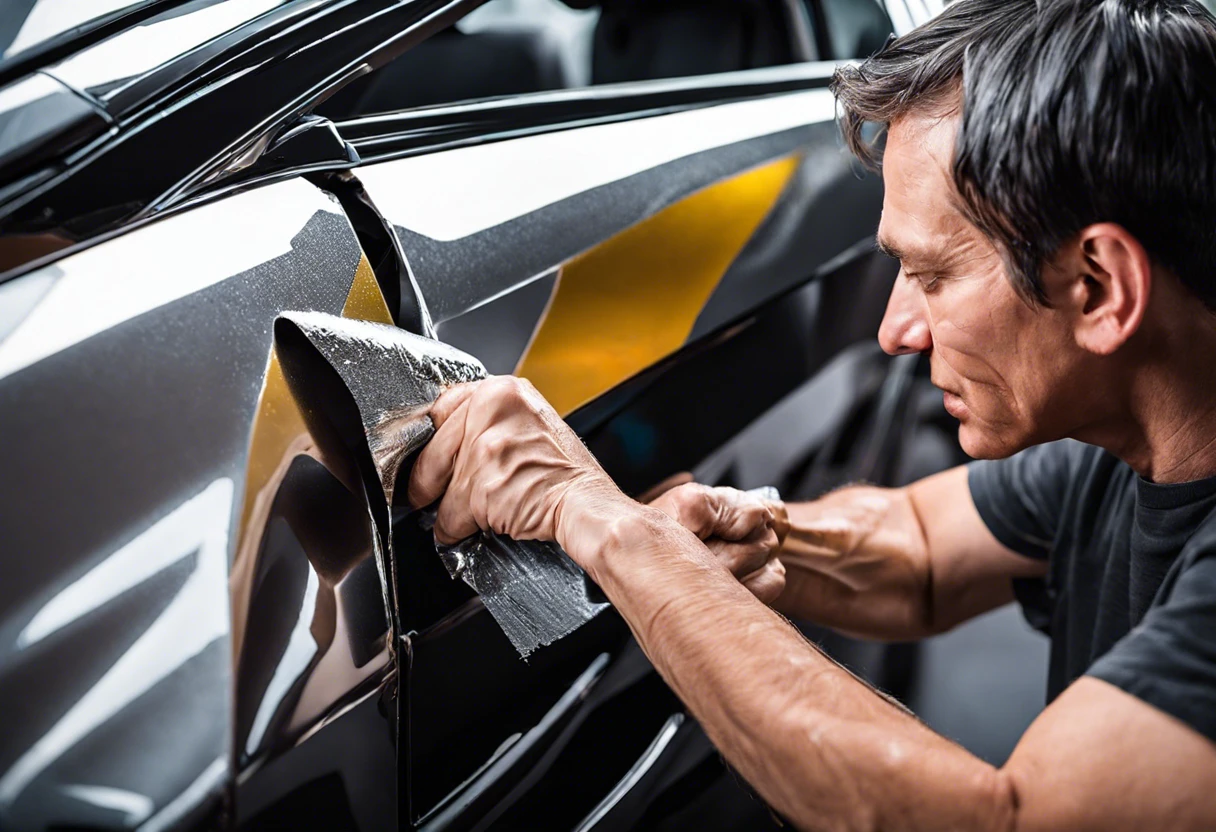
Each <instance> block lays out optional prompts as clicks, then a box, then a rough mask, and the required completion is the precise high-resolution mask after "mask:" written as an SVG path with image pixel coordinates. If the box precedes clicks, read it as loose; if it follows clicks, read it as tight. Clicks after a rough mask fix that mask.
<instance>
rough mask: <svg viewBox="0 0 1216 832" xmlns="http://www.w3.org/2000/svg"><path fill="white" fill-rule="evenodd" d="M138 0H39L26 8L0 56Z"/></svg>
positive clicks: (138, 0) (132, 4)
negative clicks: (21, 20) (31, 6)
mask: <svg viewBox="0 0 1216 832" xmlns="http://www.w3.org/2000/svg"><path fill="white" fill-rule="evenodd" d="M140 2H142V0H72V2H70V3H65V2H63V0H40V2H37V3H35V5H34V8H32V9H30V12H29V14H28V15H27V16H26V18H25V22H23V23H22V24H21V29H20V30H18V32H17V37H15V38H13V42H12V43H11V44H9V47H8V49H5V50H4V57H6V58H7V57H11V56H13V55H16V54H18V53H19V52H22V51H24V50H26V49H29V48H30V47H31V46H37V45H38V44H40V43H42V42H43V41H44V40H49V39H50V38H53V37H55V36H56V35H58V34H61V33H63V32H66V31H67V30H68V29H73V28H75V27H77V26H79V25H81V24H82V23H88V22H89V21H90V20H94V19H96V18H98V17H101V16H103V15H107V14H109V13H110V12H116V11H118V10H119V9H124V8H127V7H128V6H138V5H139V4H140Z"/></svg>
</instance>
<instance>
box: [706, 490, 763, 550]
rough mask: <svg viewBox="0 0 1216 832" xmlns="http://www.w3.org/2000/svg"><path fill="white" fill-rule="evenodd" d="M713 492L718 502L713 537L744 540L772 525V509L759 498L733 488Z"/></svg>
mask: <svg viewBox="0 0 1216 832" xmlns="http://www.w3.org/2000/svg"><path fill="white" fill-rule="evenodd" d="M715 492H716V495H717V496H718V502H719V505H718V509H719V510H718V522H717V524H716V525H715V526H714V536H715V537H721V538H724V539H726V540H746V539H747V538H748V537H750V536H751V535H753V534H754V533H756V532H757V530H761V529H767V528H769V527H770V526H771V525H772V522H773V512H772V509H770V508H769V507H768V505H767V504H766V503H765V502H764V501H763V500H761V499H760V498H759V497H756V496H753V495H751V494H747V493H745V492H743V491H739V490H737V489H734V488H717V489H715Z"/></svg>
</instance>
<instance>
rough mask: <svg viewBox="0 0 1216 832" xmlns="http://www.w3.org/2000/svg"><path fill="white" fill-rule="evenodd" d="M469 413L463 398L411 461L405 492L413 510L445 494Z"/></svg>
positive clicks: (465, 398)
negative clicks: (412, 467)
mask: <svg viewBox="0 0 1216 832" xmlns="http://www.w3.org/2000/svg"><path fill="white" fill-rule="evenodd" d="M441 398H442V397H441ZM437 402H438V400H437ZM468 413H469V406H468V397H467V396H466V397H464V399H463V400H462V401H461V402H460V404H459V405H458V406H457V408H456V409H455V411H453V412H452V413H450V414H449V415H448V416H446V417H445V418H444V420H443V423H442V424H441V425H440V426H439V427H438V428H437V429H436V431H435V435H434V436H433V437H431V441H430V442H428V443H427V445H426V447H424V448H423V449H422V451H421V452H420V453H419V454H418V459H417V460H415V461H414V470H413V471H411V472H410V484H409V490H408V491H407V492H406V496H407V498H408V499H409V503H410V505H411V506H413V507H414V508H425V507H426V506H429V505H430V504H431V503H433V502H435V501H436V500H438V499H439V498H440V497H441V496H443V493H444V492H445V491H447V489H448V485H449V484H450V483H451V481H452V474H453V471H454V470H455V465H456V458H457V454H458V453H459V452H460V447H461V445H462V444H463V443H464V436H465V428H466V426H467V422H468Z"/></svg>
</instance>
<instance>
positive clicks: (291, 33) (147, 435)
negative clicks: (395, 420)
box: [0, 0, 957, 830]
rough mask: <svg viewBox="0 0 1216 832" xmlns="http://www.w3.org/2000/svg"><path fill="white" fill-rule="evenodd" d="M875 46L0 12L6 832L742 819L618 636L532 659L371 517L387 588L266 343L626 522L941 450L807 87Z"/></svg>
mask: <svg viewBox="0 0 1216 832" xmlns="http://www.w3.org/2000/svg"><path fill="white" fill-rule="evenodd" d="M929 5H930V4H923V3H917V4H908V3H905V4H899V6H900V10H899V13H898V14H899V15H903V16H905V17H908V16H909V14H910V13H911V12H912V7H913V6H917V7H918V8H922V9H923V11H924V12H925V13H927V12H929V11H931V9H930V8H929ZM479 7H480V8H479ZM892 15H893V16H896V12H895V10H894V9H892ZM909 19H910V18H909ZM891 31H892V23H891V19H890V18H889V17H888V15H887V13H886V11H885V10H884V8H883V7H881V6H880V5H878V4H877V3H875V2H873V0H806V1H805V2H803V0H696V2H694V1H693V0H670V2H662V3H659V2H653V0H650V1H649V2H647V1H646V0H603V2H602V3H596V2H590V0H568V2H567V3H566V4H565V5H563V4H561V3H559V2H557V0H536V2H525V0H516V2H511V0H493V2H490V3H488V4H485V5H484V6H483V5H482V4H481V3H479V2H477V0H224V2H217V1H216V0H139V2H132V0H126V1H125V2H124V0H91V2H87V3H86V2H83V1H81V2H76V0H71V1H70V2H69V0H8V1H7V2H6V3H5V4H4V5H3V7H0V48H3V50H4V51H3V57H2V59H0V437H2V439H0V570H2V571H0V828H2V829H4V830H36V829H63V830H67V829H73V830H79V829H130V828H139V829H146V830H159V829H177V828H195V827H204V828H210V827H224V828H229V827H237V828H247V829H258V828H283V829H327V830H331V829H358V830H374V829H391V828H410V829H413V828H419V829H488V828H503V829H530V830H536V829H567V828H573V829H580V830H582V829H597V830H598V829H630V828H654V829H694V828H709V829H730V828H757V824H763V823H768V822H769V815H768V812H767V810H766V809H765V807H764V806H763V805H762V804H761V803H760V802H759V801H758V800H755V799H753V798H751V797H750V796H749V795H748V794H747V793H746V791H745V789H744V787H743V786H741V785H740V784H739V783H738V782H737V781H736V779H735V778H734V776H733V775H732V774H731V773H730V772H729V771H727V770H726V769H725V768H724V766H723V764H722V763H721V761H720V759H719V758H718V756H717V754H716V753H715V752H714V751H713V749H712V747H711V746H710V745H709V743H708V741H707V740H706V739H705V737H704V735H703V734H702V733H701V732H700V730H699V728H698V727H697V726H696V725H695V723H694V722H693V721H692V720H691V719H690V718H688V717H686V716H685V714H684V711H683V709H682V707H681V706H680V704H679V702H678V701H677V700H676V699H675V698H674V697H673V696H672V694H671V693H670V692H669V691H668V690H667V688H666V687H665V686H664V685H663V683H662V682H661V680H659V679H658V677H657V676H656V674H655V673H654V671H653V669H652V668H651V667H650V665H649V664H648V663H647V661H646V660H645V658H644V657H643V656H642V655H641V653H640V651H639V650H638V648H637V647H636V645H635V644H634V642H633V641H632V639H631V637H630V634H629V632H628V629H627V628H626V627H625V626H624V624H623V623H622V621H621V620H620V619H619V618H618V617H617V616H616V615H615V614H614V613H612V612H611V611H609V612H606V613H604V614H602V615H600V616H599V617H597V618H596V619H595V620H593V621H592V622H591V623H590V624H588V625H586V626H585V627H583V628H582V629H580V630H578V631H577V632H576V633H574V634H573V635H572V636H570V637H568V638H566V639H563V640H561V641H559V642H558V643H556V644H554V645H552V646H550V647H547V648H544V649H542V650H540V651H539V652H537V653H536V654H534V655H533V656H531V657H530V658H529V659H528V660H527V661H524V660H521V659H520V658H519V656H518V655H517V654H516V653H515V652H514V651H513V649H512V648H511V645H510V643H509V642H508V641H507V639H506V637H505V636H504V635H503V633H502V632H501V631H500V630H499V629H498V628H497V626H496V624H495V623H494V621H493V620H492V619H491V618H490V617H489V615H488V614H487V612H486V610H485V608H484V607H483V606H482V604H481V602H480V601H479V599H478V598H477V597H476V596H475V595H474V594H473V593H472V591H471V590H469V589H468V588H467V587H465V586H464V585H463V584H461V583H459V582H455V581H452V580H451V579H450V578H449V577H448V575H447V573H446V572H445V571H444V569H443V567H442V564H441V563H440V561H439V559H438V557H437V556H436V553H435V550H434V547H433V543H432V541H431V539H430V536H429V534H428V533H427V532H426V531H425V529H424V528H423V527H422V526H421V525H419V524H418V523H417V522H412V520H411V517H410V516H409V510H408V508H401V509H397V510H396V511H397V512H398V513H399V515H400V516H399V517H398V518H397V519H398V520H399V522H397V523H395V524H394V529H395V531H394V537H393V540H392V541H391V557H392V558H393V562H392V563H391V564H389V563H385V559H386V558H388V557H389V556H390V555H389V554H388V552H389V551H390V550H388V549H386V548H385V547H384V546H381V545H379V543H378V542H377V540H376V539H375V538H374V535H373V533H372V527H371V525H370V521H369V517H368V513H367V508H366V505H365V503H364V502H362V500H361V498H360V496H359V495H358V494H357V493H356V492H355V491H354V490H352V488H351V487H350V483H349V482H344V481H343V478H342V477H341V476H340V475H339V474H338V473H337V472H335V471H333V470H331V468H330V467H328V466H327V464H326V460H325V458H324V455H323V454H320V453H318V451H317V447H316V444H315V442H314V440H313V437H312V436H310V434H309V432H308V430H307V428H306V427H305V422H304V419H303V417H302V415H301V407H305V406H308V403H301V402H298V401H297V400H296V399H295V398H293V396H292V394H291V391H290V390H289V388H288V386H287V385H286V383H285V381H284V376H283V372H282V369H281V367H280V365H279V361H278V358H277V356H276V354H275V350H274V342H273V322H274V320H275V318H276V316H277V315H278V314H279V313H280V312H283V311H285V310H317V311H323V312H329V313H333V314H342V315H346V316H349V317H357V318H364V319H367V320H374V321H380V322H384V323H391V324H395V325H397V326H400V327H403V328H406V329H408V330H411V331H414V332H417V333H430V332H432V331H433V332H436V333H437V334H438V337H439V338H441V339H442V340H444V341H446V342H448V343H450V344H453V345H455V346H457V347H459V348H461V349H463V350H465V351H467V352H469V353H472V354H473V355H475V356H477V357H478V358H479V359H481V361H482V362H483V363H484V364H485V365H486V367H487V368H488V369H489V370H490V371H491V372H495V373H509V372H517V373H519V374H521V375H524V376H527V377H528V378H530V379H532V381H533V382H534V383H535V384H536V386H537V387H538V388H539V389H540V390H541V391H542V392H543V393H544V394H545V395H546V396H547V397H548V398H549V399H550V400H551V401H552V402H553V403H554V404H555V406H557V408H558V409H559V411H560V412H562V414H563V415H565V416H566V417H567V418H568V420H569V422H570V423H571V424H572V425H573V426H574V427H575V428H576V429H577V430H578V431H579V433H580V434H581V435H582V436H583V438H584V439H585V441H586V442H587V443H588V444H589V446H590V447H591V448H592V449H593V451H594V452H595V453H596V455H597V456H598V457H599V459H600V460H601V461H602V462H603V464H604V465H605V467H606V468H607V469H608V471H609V472H610V473H611V474H612V475H613V476H614V477H615V478H616V479H617V480H618V482H620V483H621V485H622V486H623V487H624V488H625V489H626V490H627V491H630V492H632V493H637V494H640V493H642V492H644V491H645V490H646V489H648V488H650V487H651V486H653V485H654V484H656V483H658V482H660V481H661V480H663V479H664V478H666V477H667V476H669V475H671V474H672V473H675V472H678V471H681V470H685V469H691V470H695V471H696V472H697V474H698V476H699V477H700V478H701V479H702V480H703V481H707V482H714V483H725V484H734V485H738V486H741V487H753V486H758V485H767V484H773V485H777V486H779V487H781V488H783V489H785V491H786V492H787V493H789V494H791V495H792V496H798V495H808V494H812V493H815V492H816V491H818V490H821V489H822V488H825V487H828V486H830V485H832V484H834V483H836V482H840V481H842V480H845V479H850V478H858V477H866V478H870V479H872V480H876V481H880V482H890V481H896V480H898V479H901V478H903V479H907V478H909V477H911V476H913V475H914V474H915V473H918V472H919V473H923V472H925V471H927V470H932V469H934V468H938V467H944V466H945V465H946V464H949V463H950V462H952V461H953V460H954V459H955V454H956V453H957V449H956V448H953V447H952V446H951V444H950V441H946V440H943V441H942V442H941V443H940V447H941V451H940V453H937V454H936V455H934V454H930V455H929V457H928V458H919V457H918V458H916V459H911V458H910V457H909V455H907V454H901V450H902V449H903V448H904V447H905V445H907V444H908V443H910V442H912V439H913V437H914V436H921V435H922V434H923V433H924V432H925V431H930V432H932V431H935V430H938V428H936V427H935V425H936V422H935V420H936V419H938V415H937V411H934V410H926V409H925V408H921V407H920V406H919V405H918V401H919V399H918V398H917V391H918V390H920V389H921V387H920V385H921V379H920V375H921V370H920V369H919V368H918V366H917V364H916V359H915V358H914V357H913V358H911V359H909V360H904V359H900V360H897V361H895V362H894V363H890V362H887V361H885V360H883V359H881V358H880V357H878V356H877V355H876V352H877V350H876V348H875V346H874V345H873V335H874V332H875V331H876V327H877V323H878V321H879V319H880V317H881V314H882V310H883V308H884V305H885V301H886V297H887V292H888V289H889V286H890V282H891V280H892V278H893V276H894V273H895V268H894V265H893V264H892V263H890V262H888V261H887V260H886V259H885V257H883V256H882V255H881V254H878V253H876V252H875V250H874V246H873V233H874V229H875V227H876V223H877V218H878V212H879V209H880V206H881V182H880V180H879V179H878V178H876V177H875V176H873V175H865V174H863V173H862V172H861V171H860V170H859V169H858V168H857V167H856V165H855V164H854V163H853V162H851V160H850V158H849V157H848V155H847V154H846V152H845V151H844V150H843V148H842V146H841V144H840V142H839V139H838V135H837V130H836V127H835V124H834V121H833V118H834V102H833V99H832V95H831V93H830V92H829V91H828V90H827V83H828V80H829V79H830V77H831V74H832V71H833V69H834V67H835V65H836V63H835V62H836V61H839V60H847V59H853V58H857V57H861V56H865V55H867V54H869V53H871V52H873V51H874V50H876V49H878V48H880V47H881V46H882V45H883V43H884V42H885V40H886V38H887V37H888V35H889V34H890V33H891ZM432 325H433V329H432ZM791 396H792V397H794V398H791ZM795 407H796V408H797V412H798V413H799V417H798V418H797V419H793V420H791V418H790V413H791V412H792V411H791V408H795ZM941 430H942V433H941V435H942V436H946V437H948V436H949V428H948V426H947V427H946V428H943V429H941ZM917 447H924V445H923V443H921V444H919V445H917ZM901 460H902V461H901ZM901 466H902V467H901ZM390 584H392V585H390ZM883 666H884V667H887V666H890V667H895V668H896V669H898V666H899V663H898V662H895V663H894V664H891V663H887V664H884V665H883ZM892 678H894V677H892ZM888 681H889V682H890V680H888ZM892 684H893V683H892Z"/></svg>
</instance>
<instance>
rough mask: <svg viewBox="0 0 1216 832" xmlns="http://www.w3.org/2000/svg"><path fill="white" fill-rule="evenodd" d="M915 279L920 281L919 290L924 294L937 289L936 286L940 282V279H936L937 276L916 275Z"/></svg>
mask: <svg viewBox="0 0 1216 832" xmlns="http://www.w3.org/2000/svg"><path fill="white" fill-rule="evenodd" d="M916 279H917V280H918V281H920V288H921V289H923V290H925V291H926V292H932V291H934V290H935V289H937V287H938V284H939V283H940V282H941V278H940V277H938V276H937V275H927V274H922V275H917V277H916Z"/></svg>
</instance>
